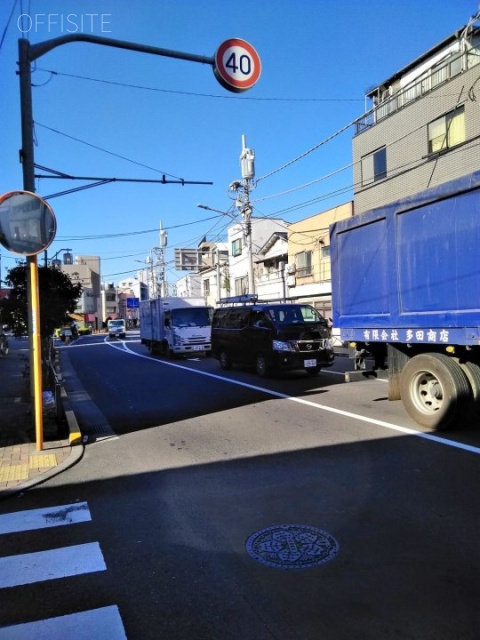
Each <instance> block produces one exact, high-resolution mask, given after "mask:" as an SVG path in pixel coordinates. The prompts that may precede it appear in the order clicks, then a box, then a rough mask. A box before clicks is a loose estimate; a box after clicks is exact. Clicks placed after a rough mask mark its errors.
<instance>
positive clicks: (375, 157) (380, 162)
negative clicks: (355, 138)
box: [362, 147, 387, 186]
mask: <svg viewBox="0 0 480 640" xmlns="http://www.w3.org/2000/svg"><path fill="white" fill-rule="evenodd" d="M386 177H387V147H382V148H381V149H377V150H376V151H374V152H373V153H369V154H368V156H364V157H363V158H362V185H364V186H365V185H367V184H372V183H373V182H376V181H377V180H382V179H383V178H386Z"/></svg>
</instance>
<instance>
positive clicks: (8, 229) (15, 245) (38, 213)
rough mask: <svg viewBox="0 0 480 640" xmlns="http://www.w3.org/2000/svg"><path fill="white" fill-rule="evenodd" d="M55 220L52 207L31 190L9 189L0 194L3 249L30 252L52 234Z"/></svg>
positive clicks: (44, 245) (46, 243) (48, 241)
mask: <svg viewBox="0 0 480 640" xmlns="http://www.w3.org/2000/svg"><path fill="white" fill-rule="evenodd" d="M56 230H57V223H56V220H55V214H54V213H53V210H52V208H51V207H50V205H48V204H47V203H46V202H45V200H43V199H42V198H40V196H37V195H36V194H35V193H31V192H30V191H10V192H9V193H5V194H4V195H3V196H0V244H2V245H3V246H4V247H5V249H8V250H9V251H13V252H14V253H20V254H21V255H24V256H33V255H36V254H37V253H40V252H41V251H44V250H45V249H46V248H47V247H48V246H50V244H51V243H52V242H53V239H54V238H55V233H56Z"/></svg>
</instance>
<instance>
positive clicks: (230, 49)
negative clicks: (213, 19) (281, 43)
mask: <svg viewBox="0 0 480 640" xmlns="http://www.w3.org/2000/svg"><path fill="white" fill-rule="evenodd" d="M261 70H262V64H261V62H260V56H259V55H258V53H257V52H256V51H255V49H254V48H253V47H252V45H251V44H249V43H248V42H246V40H241V39H240V38H230V40H225V42H223V43H222V44H221V45H220V46H219V47H218V49H217V51H216V53H215V66H214V68H213V71H214V73H215V77H216V78H217V80H218V81H219V82H220V84H221V85H222V87H225V89H228V90H229V91H235V92H237V93H240V92H241V91H247V90H248V89H251V88H252V87H253V85H254V84H255V83H256V82H257V80H258V79H259V77H260V73H261Z"/></svg>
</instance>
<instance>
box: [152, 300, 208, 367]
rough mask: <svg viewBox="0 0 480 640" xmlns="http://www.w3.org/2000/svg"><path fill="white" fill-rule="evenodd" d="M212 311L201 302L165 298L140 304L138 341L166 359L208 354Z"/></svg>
mask: <svg viewBox="0 0 480 640" xmlns="http://www.w3.org/2000/svg"><path fill="white" fill-rule="evenodd" d="M212 317H213V307H209V306H207V305H205V301H204V299H203V298H177V297H165V298H154V299H151V300H142V301H141V302H140V339H141V342H142V344H144V345H146V346H147V347H148V349H149V351H150V352H152V353H153V352H159V353H162V354H164V355H166V356H167V357H169V358H175V357H177V356H181V355H198V354H202V353H203V354H204V355H206V356H209V355H210V354H211V350H212V343H211V334H212Z"/></svg>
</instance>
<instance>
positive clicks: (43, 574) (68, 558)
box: [0, 542, 107, 588]
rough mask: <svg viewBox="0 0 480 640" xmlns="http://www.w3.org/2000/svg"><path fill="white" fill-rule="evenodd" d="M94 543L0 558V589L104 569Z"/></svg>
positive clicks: (96, 544)
mask: <svg viewBox="0 0 480 640" xmlns="http://www.w3.org/2000/svg"><path fill="white" fill-rule="evenodd" d="M106 568H107V567H106V565H105V561H104V559H103V555H102V552H101V551H100V545H99V544H98V542H90V543H87V544H78V545H74V546H71V547H62V548H60V549H51V550H49V551H38V552H36V553H24V554H22V555H18V556H7V557H5V558H0V588H6V587H17V586H20V585H24V584H32V583H33V582H41V581H43V580H55V579H57V578H66V577H69V576H77V575H81V574H84V573H93V572H95V571H105V570H106Z"/></svg>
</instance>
